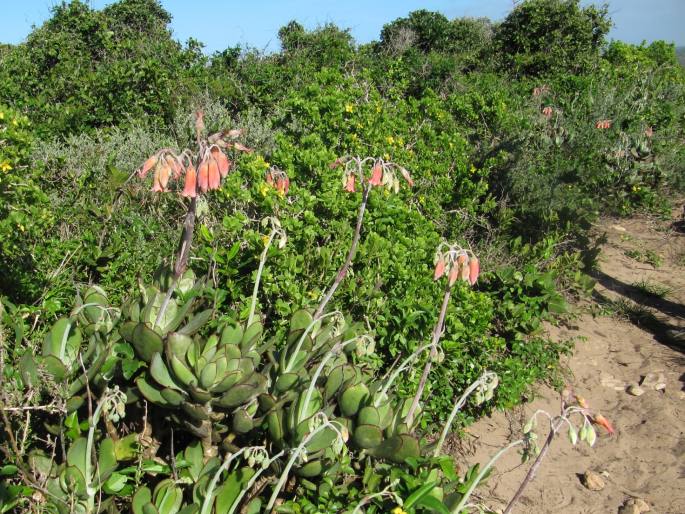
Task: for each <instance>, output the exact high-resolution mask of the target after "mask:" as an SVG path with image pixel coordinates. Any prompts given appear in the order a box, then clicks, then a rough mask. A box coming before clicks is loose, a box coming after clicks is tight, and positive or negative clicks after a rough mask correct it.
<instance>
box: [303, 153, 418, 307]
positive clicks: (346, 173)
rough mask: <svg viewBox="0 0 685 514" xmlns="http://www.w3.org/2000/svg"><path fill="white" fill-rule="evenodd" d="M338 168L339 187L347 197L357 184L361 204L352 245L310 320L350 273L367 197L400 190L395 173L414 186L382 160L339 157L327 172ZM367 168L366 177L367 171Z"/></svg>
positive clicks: (402, 171)
mask: <svg viewBox="0 0 685 514" xmlns="http://www.w3.org/2000/svg"><path fill="white" fill-rule="evenodd" d="M338 167H342V168H343V176H342V183H343V187H344V188H345V191H347V192H348V193H354V192H355V191H356V184H357V182H359V184H360V186H361V188H362V202H361V205H360V206H359V211H358V214H357V225H356V227H355V230H354V236H353V237H352V244H351V245H350V249H349V251H348V252H347V258H346V259H345V262H343V264H342V266H341V267H340V269H339V270H338V273H337V274H336V276H335V280H334V281H333V284H331V287H330V288H329V289H328V291H326V294H325V295H324V297H323V299H322V300H321V302H320V303H319V306H318V307H317V308H316V311H315V312H314V319H317V318H319V317H320V316H321V314H322V313H323V312H324V309H325V308H326V305H328V302H330V300H331V298H332V297H333V295H334V294H335V291H336V290H337V289H338V287H340V284H341V283H342V281H343V280H345V277H346V276H347V272H348V271H349V269H350V265H351V264H352V260H353V259H354V255H355V253H356V252H357V246H359V239H360V237H361V231H362V223H363V221H364V213H365V212H366V204H367V203H368V201H369V193H371V189H373V188H374V187H387V188H389V189H392V190H394V191H395V192H398V191H399V189H400V181H399V179H398V177H397V172H399V173H400V174H401V175H402V178H403V179H404V180H405V181H406V182H407V183H408V184H409V186H412V185H414V182H413V180H412V178H411V176H410V174H409V172H408V171H407V170H406V169H405V168H403V167H402V166H399V165H398V164H395V163H393V162H387V161H384V160H383V159H376V158H373V157H366V158H364V159H362V158H361V157H343V158H339V159H337V160H336V161H335V162H334V163H333V164H331V168H333V169H335V168H338ZM368 168H370V176H367V175H369V172H368V171H367V169H368Z"/></svg>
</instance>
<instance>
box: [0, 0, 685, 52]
mask: <svg viewBox="0 0 685 514" xmlns="http://www.w3.org/2000/svg"><path fill="white" fill-rule="evenodd" d="M57 3H59V2H58V1H57V0H21V1H16V0H0V12H2V19H3V21H2V31H1V32H0V42H5V43H19V42H20V41H22V40H23V39H24V38H25V37H26V36H27V35H28V33H29V32H30V31H31V26H32V25H40V24H41V23H42V22H43V21H45V20H46V19H47V18H48V17H49V15H50V7H51V6H53V5H55V4H57ZM88 3H90V5H91V6H92V7H94V8H101V7H103V6H105V5H107V4H110V3H112V1H111V0H90V1H89V2H88ZM583 3H585V4H587V3H590V2H587V1H584V2H583ZM162 4H163V5H164V7H165V8H166V9H167V10H168V11H169V12H170V13H171V14H172V16H173V17H174V20H173V22H172V29H173V33H174V36H175V37H176V38H177V39H179V40H181V41H186V40H187V39H188V38H189V37H194V38H196V39H198V40H200V41H202V42H203V43H204V44H205V45H206V50H207V51H208V52H213V51H215V50H222V49H224V48H227V47H229V46H233V45H236V44H240V45H246V44H247V45H250V46H253V47H257V48H260V49H268V50H276V49H278V38H277V32H278V29H279V28H280V27H282V26H283V25H285V24H286V23H287V22H288V21H290V20H292V19H296V20H298V21H299V22H300V23H302V24H303V25H305V26H306V27H307V28H314V27H316V26H317V25H320V24H324V23H326V22H333V23H335V24H336V25H338V26H340V27H343V28H349V29H351V31H352V35H353V36H354V38H355V39H356V40H357V42H360V43H366V42H368V41H371V40H372V39H377V38H378V35H379V33H380V30H381V28H382V27H383V25H384V24H385V23H388V22H389V21H392V20H394V19H395V18H398V17H400V16H405V15H406V14H407V13H409V12H410V11H413V10H416V9H429V10H434V11H439V12H442V13H443V14H445V15H446V16H447V17H449V18H454V17H458V16H487V17H489V18H491V19H493V20H501V19H502V18H503V17H504V16H506V14H507V13H508V12H509V11H510V10H511V8H512V5H513V0H422V1H418V0H343V1H341V0H336V1H317V0H252V1H244V0H241V1H236V0H225V1H220V0H162ZM608 4H609V12H610V13H611V17H612V19H613V21H614V24H615V27H614V28H613V29H612V32H611V34H610V36H611V37H612V38H615V39H621V40H623V41H628V42H631V43H640V42H641V41H642V40H647V41H653V40H655V39H665V40H667V41H673V42H675V43H676V44H677V45H678V46H684V45H685V0H609V1H608Z"/></svg>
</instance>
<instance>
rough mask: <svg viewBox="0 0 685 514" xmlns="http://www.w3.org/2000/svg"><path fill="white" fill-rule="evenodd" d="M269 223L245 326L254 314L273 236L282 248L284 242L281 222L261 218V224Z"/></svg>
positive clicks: (284, 237)
mask: <svg viewBox="0 0 685 514" xmlns="http://www.w3.org/2000/svg"><path fill="white" fill-rule="evenodd" d="M269 224H270V225H271V232H269V235H268V236H266V238H265V240H264V250H262V255H261V257H260V258H259V268H257V277H256V278H255V282H254V288H253V289H252V301H251V302H250V313H249V315H248V316H247V325H245V326H247V327H249V326H250V325H252V320H253V319H254V316H255V309H256V307H257V293H258V292H259V283H260V282H261V280H262V273H263V272H264V264H266V257H267V255H268V254H269V248H271V243H273V241H274V238H276V237H278V247H279V248H283V247H284V246H285V243H286V235H285V231H284V230H283V229H282V228H281V222H280V221H279V220H278V218H274V217H268V218H264V219H263V220H262V226H267V225H269Z"/></svg>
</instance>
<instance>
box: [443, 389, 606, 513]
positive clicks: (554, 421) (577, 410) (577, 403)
mask: <svg viewBox="0 0 685 514" xmlns="http://www.w3.org/2000/svg"><path fill="white" fill-rule="evenodd" d="M538 415H543V416H545V417H547V418H548V419H549V434H548V435H547V439H546V440H545V443H544V444H543V446H542V448H541V449H538V448H537V446H536V445H535V440H536V439H537V436H536V435H535V432H534V428H535V426H536V420H537V416H538ZM573 415H578V416H580V419H581V421H582V425H581V427H580V429H576V427H575V426H574V425H573V423H572V422H571V416H573ZM593 425H598V426H601V427H602V428H603V429H604V430H606V431H607V433H608V434H609V435H612V434H613V433H614V427H613V426H612V425H611V423H610V422H609V420H607V419H606V418H605V417H604V416H602V415H601V414H599V413H595V412H593V411H592V410H591V409H590V408H589V407H588V405H587V402H586V401H585V399H584V398H582V397H580V396H576V395H575V394H574V393H573V392H572V391H569V390H568V389H566V390H564V391H563V393H562V395H561V407H560V414H559V415H557V416H554V417H553V416H551V415H550V414H549V413H548V412H545V411H540V410H539V411H536V412H535V413H534V414H533V416H532V417H531V418H530V420H529V421H528V423H526V426H525V427H523V433H524V440H525V442H526V443H527V451H525V452H524V454H523V456H524V460H525V459H526V458H528V456H529V454H530V453H531V452H530V449H531V448H532V450H533V452H532V453H533V454H537V457H536V459H535V461H534V462H533V465H532V466H531V467H530V468H529V469H528V472H527V473H526V476H525V478H524V479H523V482H521V485H520V486H519V488H518V489H517V490H516V493H515V494H514V496H513V498H512V499H511V501H509V504H508V505H507V507H506V508H505V509H504V511H503V513H502V514H509V513H510V512H511V510H512V509H513V508H514V505H515V504H516V502H517V501H518V499H519V498H520V497H521V495H522V494H523V491H524V489H525V488H526V487H527V486H528V484H529V483H530V482H531V481H532V480H533V479H534V478H535V474H536V473H537V471H538V469H539V468H540V464H542V460H543V459H544V458H545V455H547V451H548V450H549V447H550V446H551V445H552V441H553V440H554V437H555V436H556V435H557V434H558V433H559V432H560V431H561V429H562V428H563V427H565V426H568V438H569V440H570V442H571V444H572V445H574V446H575V445H576V443H577V442H578V440H579V439H580V440H581V441H585V442H586V443H587V444H588V445H590V446H594V445H595V441H596V440H597V433H596V431H595V429H594V427H593ZM453 512H459V511H457V510H455V511H453Z"/></svg>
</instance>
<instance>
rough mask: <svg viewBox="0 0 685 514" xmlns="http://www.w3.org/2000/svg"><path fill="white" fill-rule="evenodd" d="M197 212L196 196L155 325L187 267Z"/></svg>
mask: <svg viewBox="0 0 685 514" xmlns="http://www.w3.org/2000/svg"><path fill="white" fill-rule="evenodd" d="M202 116H203V115H202V112H201V111H198V112H197V113H196V114H195V139H196V141H197V149H198V152H197V160H196V162H195V168H196V169H198V168H199V167H200V162H201V160H202V155H203V154H204V150H205V145H204V143H203V142H202V131H203V130H204V123H203V121H202ZM196 213H197V196H195V197H193V198H192V199H191V200H190V205H189V206H188V212H186V217H185V220H184V222H183V232H182V233H181V242H180V243H179V245H178V251H177V252H176V263H175V264H174V277H173V280H172V281H171V284H170V286H169V289H168V290H167V292H166V295H165V296H164V301H163V302H162V305H161V306H160V308H159V312H158V313H157V318H156V319H155V325H154V326H157V325H159V323H160V321H162V319H163V318H164V313H165V312H166V309H167V306H168V305H169V301H170V300H171V296H172V295H173V294H174V289H176V284H177V283H178V279H179V278H181V275H183V273H184V272H185V270H186V268H187V267H188V258H189V257H190V247H191V246H192V244H193V235H194V233H195V217H196V216H195V215H196Z"/></svg>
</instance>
